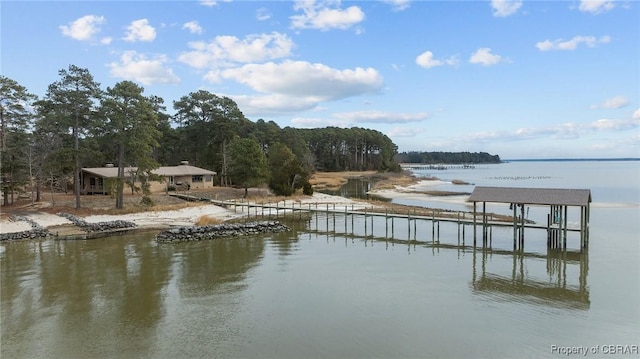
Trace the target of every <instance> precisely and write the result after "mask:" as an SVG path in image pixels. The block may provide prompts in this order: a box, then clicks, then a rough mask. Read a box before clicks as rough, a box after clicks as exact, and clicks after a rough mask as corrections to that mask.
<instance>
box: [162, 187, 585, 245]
mask: <svg viewBox="0 0 640 359" xmlns="http://www.w3.org/2000/svg"><path fill="white" fill-rule="evenodd" d="M170 195H171V196H174V197H177V198H181V199H184V200H188V201H203V202H208V203H211V204H215V205H218V206H221V207H226V208H233V210H234V211H237V210H238V209H240V211H241V212H242V213H245V212H246V216H247V218H252V217H254V218H258V217H263V218H265V217H269V218H271V217H275V218H278V217H280V216H282V217H284V216H285V215H289V216H294V217H295V216H296V215H299V216H300V217H302V215H303V214H304V213H309V214H315V215H318V214H320V215H324V216H325V218H326V222H327V225H326V227H327V229H328V227H329V218H330V217H333V220H332V222H333V226H332V228H334V229H335V228H336V216H338V217H340V216H344V227H345V228H344V233H345V234H348V228H347V227H348V222H349V221H348V218H350V219H351V221H350V222H351V233H353V231H354V225H355V220H354V218H355V217H358V216H361V217H363V218H364V230H365V235H368V233H367V232H368V231H369V228H370V229H371V233H370V234H371V235H373V228H374V225H373V221H374V219H375V218H378V219H380V220H382V219H383V220H384V223H385V237H388V236H391V238H395V233H396V228H406V233H407V237H406V238H407V239H408V240H411V238H412V235H413V239H414V240H415V238H416V236H417V231H418V221H423V222H430V223H431V235H432V239H433V240H435V239H436V238H437V239H438V241H439V238H440V224H441V223H445V224H446V223H449V224H455V225H457V229H458V238H459V239H462V241H464V240H465V239H466V237H467V235H472V236H473V237H472V238H473V245H474V246H475V245H476V242H477V239H478V233H477V232H478V231H477V229H476V228H477V226H480V228H481V230H482V236H481V239H482V243H483V246H486V245H490V244H491V241H492V240H493V227H512V226H513V222H512V221H497V220H490V219H487V217H486V213H485V214H484V216H483V217H484V219H483V220H482V221H481V220H480V217H481V216H480V215H481V214H482V213H474V212H462V211H458V212H445V211H442V212H437V211H434V212H433V215H431V216H424V215H417V214H415V210H414V211H413V213H412V211H411V210H410V209H409V210H407V213H392V212H388V211H387V210H386V209H380V208H375V207H373V206H372V207H368V208H360V209H356V208H355V207H354V206H353V205H351V206H347V205H345V206H336V205H335V204H326V203H325V204H324V205H322V204H318V203H307V204H304V205H303V204H302V203H301V202H296V201H294V200H291V201H286V200H285V201H283V202H277V203H250V202H245V201H243V200H232V201H229V200H227V201H222V200H216V199H211V198H206V197H198V196H192V195H188V194H179V193H172V194H170ZM445 214H446V215H445ZM316 221H318V216H316ZM469 226H471V227H472V229H470V230H471V231H472V232H473V233H472V234H467V232H468V229H467V227H469ZM316 227H317V225H316ZM525 228H527V229H544V230H547V231H548V232H549V230H550V229H549V228H548V225H539V224H535V223H524V225H523V226H521V225H519V226H518V227H517V229H515V230H517V231H524V229H525ZM552 230H553V228H552ZM563 230H566V231H570V232H580V231H581V229H580V228H564V229H563ZM403 232H404V229H403ZM547 244H548V245H549V247H553V248H557V247H558V245H559V244H560V243H556V242H549V241H548V242H547ZM516 246H518V247H520V248H521V247H523V243H521V241H516V240H515V234H514V247H516ZM565 247H566V243H565Z"/></svg>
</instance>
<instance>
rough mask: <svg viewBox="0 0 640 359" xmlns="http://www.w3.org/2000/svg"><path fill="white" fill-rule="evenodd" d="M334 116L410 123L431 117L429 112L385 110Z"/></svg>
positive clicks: (364, 121)
mask: <svg viewBox="0 0 640 359" xmlns="http://www.w3.org/2000/svg"><path fill="white" fill-rule="evenodd" d="M333 117H335V118H337V119H340V120H344V121H347V122H348V123H353V124H355V123H409V122H420V121H424V120H426V119H427V117H429V115H428V114H427V113H424V112H419V113H401V112H383V111H354V112H340V113H335V114H333Z"/></svg>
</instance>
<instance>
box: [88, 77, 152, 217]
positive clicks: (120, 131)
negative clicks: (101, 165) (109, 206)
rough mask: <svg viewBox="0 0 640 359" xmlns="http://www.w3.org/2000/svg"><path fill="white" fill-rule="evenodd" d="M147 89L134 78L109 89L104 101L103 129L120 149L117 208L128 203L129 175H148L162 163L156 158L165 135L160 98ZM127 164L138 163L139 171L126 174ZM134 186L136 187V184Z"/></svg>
mask: <svg viewBox="0 0 640 359" xmlns="http://www.w3.org/2000/svg"><path fill="white" fill-rule="evenodd" d="M143 91H144V89H143V88H142V87H140V86H138V85H137V84H135V83H133V82H131V81H121V82H118V83H117V84H116V85H115V86H114V87H113V88H107V92H106V96H105V97H104V99H103V101H102V103H101V114H102V116H103V118H104V122H103V125H102V132H103V133H104V135H105V136H107V137H109V138H110V139H111V143H112V144H113V145H114V146H115V147H116V148H117V152H118V179H119V181H118V186H117V191H116V208H122V207H123V206H124V197H123V187H124V183H125V182H126V181H125V176H131V177H132V178H135V177H139V178H148V176H149V173H150V171H151V170H153V169H155V168H158V167H159V166H160V165H159V164H158V163H157V162H156V161H154V160H153V157H152V155H153V150H154V148H156V147H157V146H159V142H158V140H159V138H160V135H161V134H160V131H159V130H158V115H157V111H156V110H157V108H156V104H157V101H156V100H154V99H153V98H147V97H145V96H144V95H143V94H142V93H143ZM125 164H135V166H136V168H137V169H136V173H131V174H127V173H125ZM132 189H134V190H135V185H132Z"/></svg>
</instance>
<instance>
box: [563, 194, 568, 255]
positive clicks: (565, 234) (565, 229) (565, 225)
mask: <svg viewBox="0 0 640 359" xmlns="http://www.w3.org/2000/svg"><path fill="white" fill-rule="evenodd" d="M567 208H569V206H567V205H565V206H564V238H563V240H564V244H563V246H564V249H565V250H566V249H567V225H568V222H567Z"/></svg>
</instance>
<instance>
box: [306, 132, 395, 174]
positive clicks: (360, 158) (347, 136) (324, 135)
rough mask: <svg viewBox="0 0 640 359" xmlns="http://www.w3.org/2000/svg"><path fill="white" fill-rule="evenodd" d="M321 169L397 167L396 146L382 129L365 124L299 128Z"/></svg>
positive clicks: (391, 169)
mask: <svg viewBox="0 0 640 359" xmlns="http://www.w3.org/2000/svg"><path fill="white" fill-rule="evenodd" d="M296 131H298V132H299V133H300V134H301V135H302V138H303V139H304V140H305V141H306V143H307V145H308V148H309V150H310V151H311V153H312V154H313V156H314V157H315V160H316V163H315V167H316V168H317V169H319V170H322V171H363V170H378V171H397V170H399V166H398V165H397V163H395V161H394V159H393V157H394V156H395V154H396V153H397V146H396V145H395V144H394V143H393V142H392V141H391V139H389V137H387V136H386V135H384V134H383V133H381V132H379V131H376V130H370V129H365V128H358V127H352V128H338V127H326V128H313V129H298V130H296Z"/></svg>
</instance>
